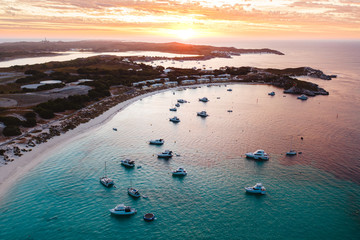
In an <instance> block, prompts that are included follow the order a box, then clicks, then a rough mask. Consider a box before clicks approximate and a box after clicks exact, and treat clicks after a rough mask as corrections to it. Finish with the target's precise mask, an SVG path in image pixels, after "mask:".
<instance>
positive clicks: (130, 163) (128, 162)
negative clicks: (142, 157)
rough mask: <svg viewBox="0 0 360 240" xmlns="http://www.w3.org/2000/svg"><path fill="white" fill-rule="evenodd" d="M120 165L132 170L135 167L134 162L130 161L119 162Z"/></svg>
mask: <svg viewBox="0 0 360 240" xmlns="http://www.w3.org/2000/svg"><path fill="white" fill-rule="evenodd" d="M121 165H123V166H125V167H130V168H132V167H135V161H133V160H130V159H125V160H121Z"/></svg>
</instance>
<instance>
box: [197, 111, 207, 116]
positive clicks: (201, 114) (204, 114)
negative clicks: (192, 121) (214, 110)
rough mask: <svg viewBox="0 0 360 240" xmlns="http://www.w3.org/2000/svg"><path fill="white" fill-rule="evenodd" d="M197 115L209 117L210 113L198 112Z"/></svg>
mask: <svg viewBox="0 0 360 240" xmlns="http://www.w3.org/2000/svg"><path fill="white" fill-rule="evenodd" d="M197 115H198V116H200V117H207V116H209V115H208V114H207V113H206V111H201V112H198V113H197Z"/></svg>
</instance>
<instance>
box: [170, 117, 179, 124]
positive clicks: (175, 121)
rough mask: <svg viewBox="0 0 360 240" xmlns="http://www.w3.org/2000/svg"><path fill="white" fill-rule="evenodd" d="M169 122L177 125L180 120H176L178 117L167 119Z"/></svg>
mask: <svg viewBox="0 0 360 240" xmlns="http://www.w3.org/2000/svg"><path fill="white" fill-rule="evenodd" d="M169 120H170V121H171V122H174V123H178V122H180V119H179V118H178V117H176V116H175V117H173V118H170V119H169Z"/></svg>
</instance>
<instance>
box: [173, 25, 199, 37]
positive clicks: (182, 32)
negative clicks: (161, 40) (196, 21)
mask: <svg viewBox="0 0 360 240" xmlns="http://www.w3.org/2000/svg"><path fill="white" fill-rule="evenodd" d="M172 34H174V35H176V36H177V37H178V38H181V39H182V40H188V39H190V38H193V37H195V35H196V32H195V31H194V30H193V29H191V28H188V29H177V30H172Z"/></svg>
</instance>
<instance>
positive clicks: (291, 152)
mask: <svg viewBox="0 0 360 240" xmlns="http://www.w3.org/2000/svg"><path fill="white" fill-rule="evenodd" d="M292 141H293V137H291V144H290V151H289V152H286V155H287V156H294V155H296V154H297V152H296V151H295V150H293V149H292Z"/></svg>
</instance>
